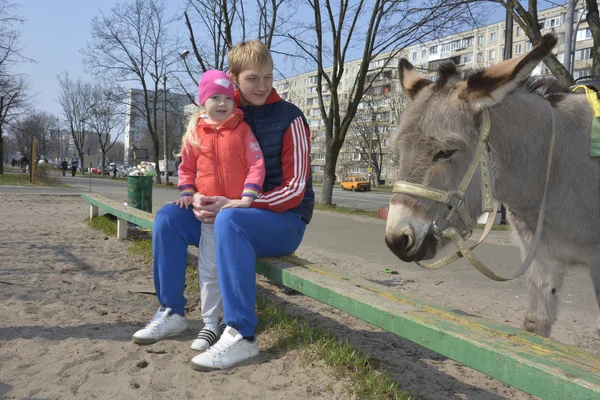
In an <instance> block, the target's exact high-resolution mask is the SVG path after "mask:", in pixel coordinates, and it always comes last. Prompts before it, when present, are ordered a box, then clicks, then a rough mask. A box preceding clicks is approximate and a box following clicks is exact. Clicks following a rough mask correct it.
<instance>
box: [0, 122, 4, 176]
mask: <svg viewBox="0 0 600 400" xmlns="http://www.w3.org/2000/svg"><path fill="white" fill-rule="evenodd" d="M0 175H4V138H3V137H2V127H0Z"/></svg>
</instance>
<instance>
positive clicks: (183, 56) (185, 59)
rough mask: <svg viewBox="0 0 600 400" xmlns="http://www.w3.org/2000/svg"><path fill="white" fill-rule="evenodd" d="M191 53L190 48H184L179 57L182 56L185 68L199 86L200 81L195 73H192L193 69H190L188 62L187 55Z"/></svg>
mask: <svg viewBox="0 0 600 400" xmlns="http://www.w3.org/2000/svg"><path fill="white" fill-rule="evenodd" d="M189 54H190V51H189V50H184V51H182V52H181V53H180V54H179V57H181V59H182V60H183V64H184V65H185V70H186V71H187V73H188V75H189V76H190V78H191V79H192V82H194V85H196V86H198V81H197V80H196V79H195V78H194V75H192V71H190V67H189V66H188V63H187V56H188V55H189Z"/></svg>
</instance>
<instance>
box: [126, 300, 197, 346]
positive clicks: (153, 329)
mask: <svg viewBox="0 0 600 400" xmlns="http://www.w3.org/2000/svg"><path fill="white" fill-rule="evenodd" d="M187 325H188V323H187V319H185V317H182V316H181V315H179V314H171V309H170V308H165V307H161V308H159V309H158V311H157V312H156V314H154V317H152V320H150V322H148V325H146V327H145V328H144V329H140V330H139V331H137V332H136V333H134V334H133V338H132V339H133V341H134V342H135V343H137V344H152V343H156V342H158V341H159V340H162V339H164V338H166V337H168V336H175V335H179V334H180V333H182V332H184V331H185V330H186V329H187Z"/></svg>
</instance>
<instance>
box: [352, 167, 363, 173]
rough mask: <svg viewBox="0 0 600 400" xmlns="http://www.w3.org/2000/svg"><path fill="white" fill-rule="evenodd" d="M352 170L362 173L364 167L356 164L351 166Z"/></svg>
mask: <svg viewBox="0 0 600 400" xmlns="http://www.w3.org/2000/svg"><path fill="white" fill-rule="evenodd" d="M351 171H352V173H353V174H362V172H363V171H362V168H361V167H359V166H357V165H355V166H354V167H352V168H351Z"/></svg>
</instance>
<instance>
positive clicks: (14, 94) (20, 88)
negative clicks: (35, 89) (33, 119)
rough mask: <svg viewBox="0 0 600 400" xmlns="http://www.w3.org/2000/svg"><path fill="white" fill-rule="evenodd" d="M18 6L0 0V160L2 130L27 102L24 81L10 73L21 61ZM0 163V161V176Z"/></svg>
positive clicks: (1, 155)
mask: <svg viewBox="0 0 600 400" xmlns="http://www.w3.org/2000/svg"><path fill="white" fill-rule="evenodd" d="M19 7H20V6H19V5H17V4H15V3H11V2H9V1H7V0H0V161H1V160H3V159H4V136H5V135H4V133H5V131H6V127H7V125H9V124H10V123H11V122H13V121H14V120H15V118H16V117H17V116H18V114H19V113H20V112H21V111H22V110H23V108H24V106H25V105H26V103H27V99H26V89H27V83H26V80H25V78H24V77H23V76H21V75H18V74H12V73H11V70H10V68H11V67H12V66H14V65H15V64H16V63H18V62H21V61H25V60H26V58H25V57H24V56H23V54H22V50H23V48H22V47H21V45H20V43H19V39H20V37H21V32H20V31H19V30H18V29H17V26H18V25H21V24H23V22H24V21H25V20H24V19H23V18H22V17H20V16H19V15H18V14H17V10H18V8H19ZM1 174H4V165H3V164H2V162H0V175H1Z"/></svg>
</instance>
